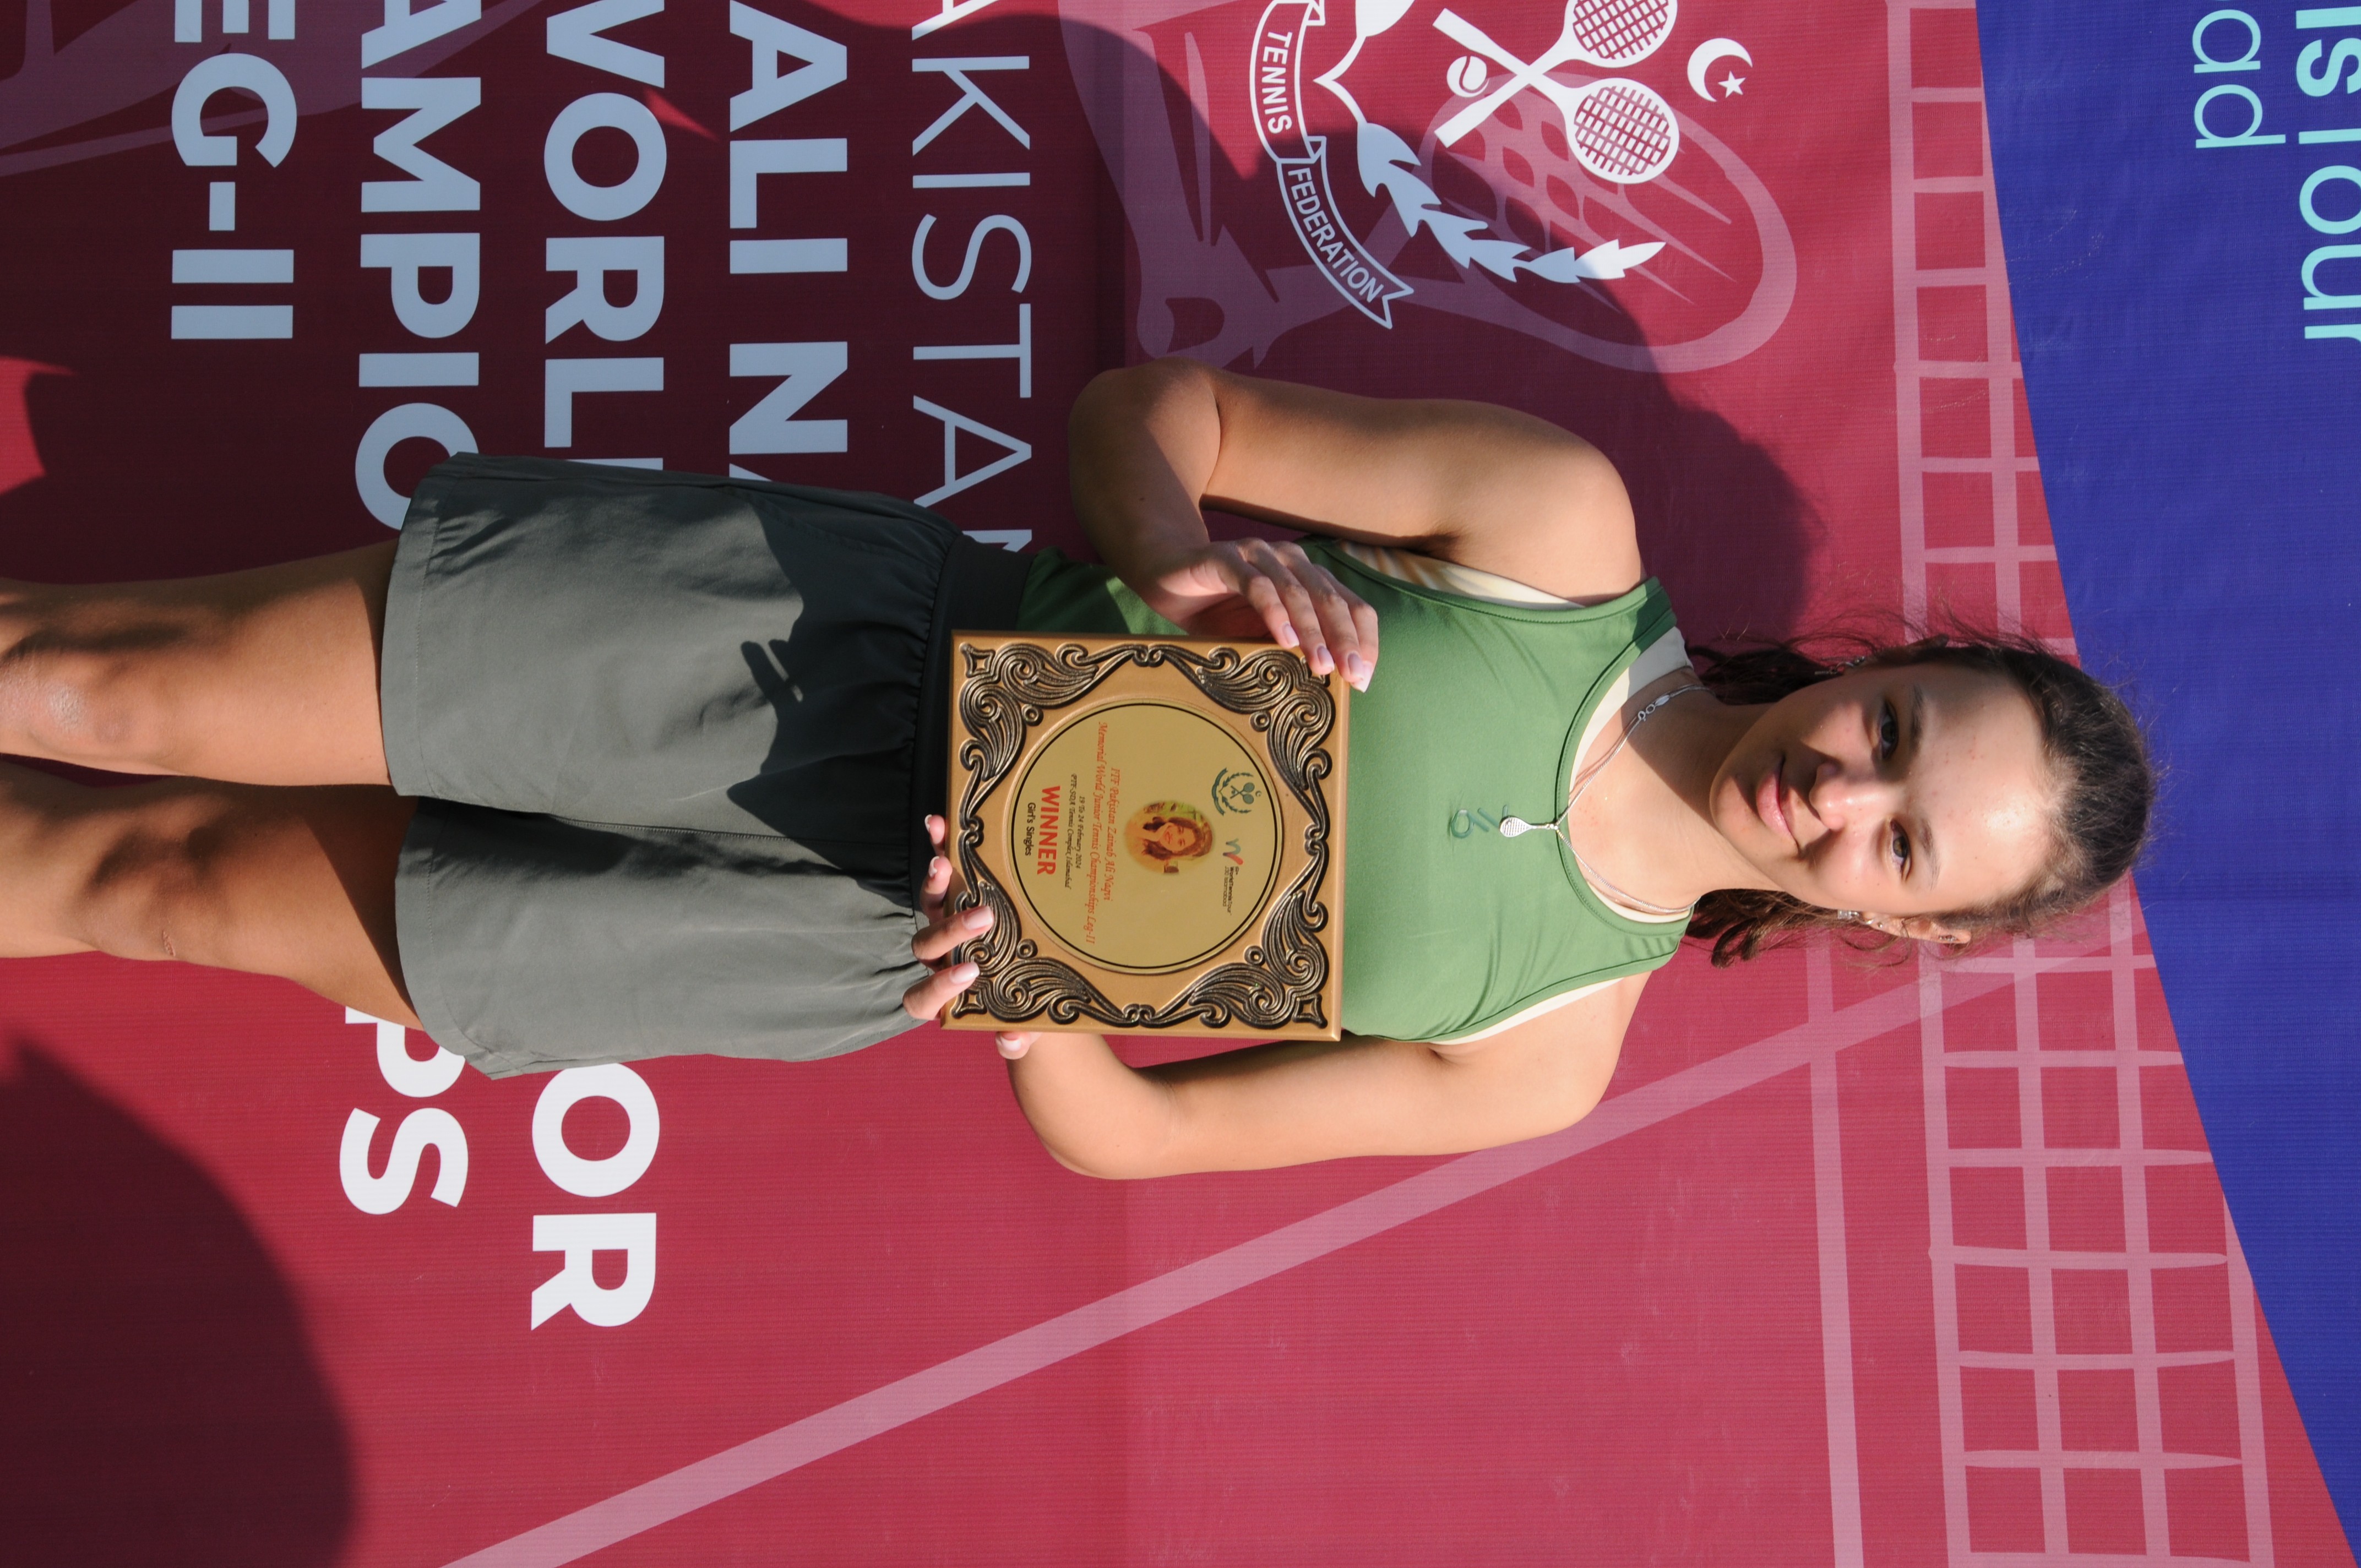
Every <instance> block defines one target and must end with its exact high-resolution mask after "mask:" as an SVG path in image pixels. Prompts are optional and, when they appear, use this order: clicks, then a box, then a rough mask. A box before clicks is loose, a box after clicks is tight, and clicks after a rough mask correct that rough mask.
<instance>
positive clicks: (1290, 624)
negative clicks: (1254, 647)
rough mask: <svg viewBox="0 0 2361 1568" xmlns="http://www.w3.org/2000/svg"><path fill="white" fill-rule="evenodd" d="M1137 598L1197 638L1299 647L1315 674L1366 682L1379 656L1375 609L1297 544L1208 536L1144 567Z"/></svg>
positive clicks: (1364, 686) (1359, 686)
mask: <svg viewBox="0 0 2361 1568" xmlns="http://www.w3.org/2000/svg"><path fill="white" fill-rule="evenodd" d="M1131 586H1132V587H1133V588H1134V589H1135V590H1136V591H1137V593H1138V594H1139V596H1140V598H1144V599H1146V600H1147V601H1148V604H1149V605H1150V606H1151V607H1152V608H1153V609H1155V610H1156V612H1157V613H1158V614H1159V615H1161V616H1163V617H1164V618H1165V619H1166V620H1170V621H1171V622H1173V623H1174V624H1175V625H1177V626H1179V627H1180V628H1182V629H1183V630H1188V631H1191V632H1193V633H1195V634H1196V635H1198V636H1200V637H1242V636H1243V637H1254V636H1267V637H1268V638H1269V639H1270V640H1271V641H1274V642H1276V643H1278V644H1279V646H1280V647H1282V648H1301V650H1302V651H1303V657H1304V662H1305V663H1308V664H1310V665H1311V666H1312V674H1315V675H1325V674H1329V673H1330V672H1331V671H1338V672H1341V673H1342V674H1344V677H1345V680H1347V681H1349V682H1350V683H1352V685H1353V687H1354V689H1356V691H1367V690H1368V689H1369V675H1370V674H1371V672H1372V671H1374V670H1375V669H1376V668H1377V663H1378V612H1377V611H1376V610H1374V609H1370V608H1369V606H1368V603H1367V601H1366V600H1364V599H1363V598H1361V597H1360V595H1358V594H1356V593H1355V592H1353V591H1352V590H1351V589H1350V588H1347V587H1345V585H1344V584H1342V583H1340V582H1338V581H1337V580H1336V576H1335V574H1334V573H1333V572H1330V571H1329V570H1328V569H1327V568H1326V567H1324V566H1323V565H1320V564H1319V563H1318V562H1316V561H1314V560H1312V557H1311V556H1310V555H1309V554H1306V553H1305V551H1304V548H1303V546H1302V545H1301V544H1297V543H1292V542H1288V543H1272V542H1271V541H1269V540H1267V539H1223V540H1213V541H1209V542H1207V543H1204V544H1202V545H1198V546H1195V547H1193V548H1191V549H1188V550H1186V551H1184V552H1182V553H1181V554H1179V555H1178V556H1176V557H1174V558H1170V559H1167V560H1162V561H1158V562H1155V563H1154V564H1152V565H1148V566H1147V567H1145V568H1143V569H1142V571H1141V574H1140V577H1139V579H1138V580H1137V581H1133V582H1132V585H1131Z"/></svg>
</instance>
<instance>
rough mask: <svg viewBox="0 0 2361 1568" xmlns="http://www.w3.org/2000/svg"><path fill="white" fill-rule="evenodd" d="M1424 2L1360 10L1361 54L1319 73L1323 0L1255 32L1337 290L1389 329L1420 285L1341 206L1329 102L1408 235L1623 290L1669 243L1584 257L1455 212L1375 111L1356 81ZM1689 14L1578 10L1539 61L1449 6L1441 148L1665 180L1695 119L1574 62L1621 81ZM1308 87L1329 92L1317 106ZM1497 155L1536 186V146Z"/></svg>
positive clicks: (1636, 3) (1508, 272) (1274, 146)
mask: <svg viewBox="0 0 2361 1568" xmlns="http://www.w3.org/2000/svg"><path fill="white" fill-rule="evenodd" d="M1413 5H1414V0H1357V3H1356V5H1355V6H1354V13H1353V27H1354V32H1353V37H1352V40H1351V42H1350V44H1349V45H1346V46H1345V48H1344V50H1343V53H1342V56H1341V58H1338V59H1336V60H1335V61H1334V64H1332V65H1329V66H1328V67H1327V68H1326V69H1325V70H1322V71H1318V73H1317V74H1316V75H1315V74H1312V69H1313V68H1312V65H1311V63H1310V60H1311V58H1312V53H1313V49H1314V46H1315V44H1316V43H1318V42H1321V41H1322V40H1323V36H1324V32H1325V29H1326V27H1327V24H1328V17H1327V6H1326V4H1325V0H1271V3H1270V5H1268V6H1267V7H1266V8H1265V9H1264V11H1263V13H1262V19H1261V22H1260V24H1259V26H1258V27H1257V30H1256V36H1255V40H1254V45H1253V49H1252V58H1251V60H1250V62H1249V66H1248V76H1249V81H1248V83H1247V85H1248V91H1249V93H1250V96H1251V99H1252V103H1253V105H1254V114H1255V127H1256V131H1257V135H1258V136H1259V137H1261V138H1262V146H1263V150H1264V152H1265V153H1266V154H1268V157H1269V159H1270V160H1271V162H1272V164H1273V165H1274V166H1275V168H1276V169H1277V170H1278V174H1279V190H1280V194H1281V197H1282V200H1283V203H1284V205H1285V209H1286V212H1287V216H1288V221H1289V223H1290V225H1292V226H1293V228H1294V231H1295V236H1296V238H1297V239H1298V240H1299V241H1301V244H1302V246H1303V248H1304V251H1305V253H1306V254H1307V255H1309V256H1310V257H1311V258H1312V261H1313V263H1314V264H1315V265H1316V266H1318V267H1319V269H1321V272H1322V275H1323V277H1325V278H1326V279H1327V280H1328V282H1329V283H1330V285H1331V286H1333V287H1334V289H1335V290H1336V291H1337V292H1339V293H1341V294H1342V295H1344V296H1345V299H1347V300H1349V301H1350V302H1352V304H1353V306H1354V308H1355V309H1356V310H1358V311H1359V312H1361V313H1363V314H1364V315H1366V316H1367V317H1368V318H1369V319H1370V320H1372V321H1374V322H1377V323H1378V324H1379V325H1382V326H1391V325H1392V324H1393V313H1392V306H1393V302H1394V301H1396V300H1399V299H1401V298H1403V297H1404V296H1406V295H1408V294H1410V293H1411V292H1413V286H1412V285H1411V283H1409V282H1406V281H1404V280H1402V279H1401V278H1400V276H1398V275H1397V274H1396V273H1395V272H1394V271H1392V270H1390V269H1389V268H1388V267H1387V266H1386V265H1385V264H1384V263H1383V262H1381V261H1380V260H1379V259H1378V257H1377V256H1375V255H1374V254H1372V252H1371V250H1370V247H1369V246H1368V245H1367V243H1365V241H1364V240H1363V238H1362V236H1359V235H1357V234H1356V233H1355V232H1354V230H1353V228H1352V227H1351V226H1350V225H1348V224H1347V223H1346V222H1345V218H1344V216H1343V215H1342V214H1340V212H1339V210H1338V205H1337V202H1336V199H1335V192H1334V187H1333V185H1332V183H1331V181H1332V175H1331V172H1330V169H1329V155H1330V151H1331V149H1332V148H1333V147H1334V146H1335V143H1336V139H1337V138H1332V137H1330V136H1326V135H1323V134H1320V133H1318V132H1315V131H1314V130H1313V129H1312V123H1313V122H1314V120H1315V119H1316V118H1319V117H1321V116H1322V115H1323V112H1325V113H1326V115H1327V117H1329V118H1332V119H1333V117H1334V115H1333V111H1332V110H1331V109H1330V105H1334V107H1335V108H1341V109H1342V110H1343V111H1344V112H1345V114H1347V115H1350V117H1351V130H1350V132H1349V133H1345V132H1343V131H1341V130H1340V131H1339V132H1338V138H1341V137H1342V136H1344V135H1345V134H1349V136H1350V137H1351V143H1350V153H1349V155H1348V156H1349V157H1350V159H1351V160H1352V170H1353V172H1354V173H1355V174H1356V175H1357V176H1358V178H1359V181H1360V183H1361V186H1362V188H1363V189H1364V191H1366V192H1367V193H1368V194H1370V195H1373V196H1376V195H1382V196H1383V197H1385V198H1386V199H1387V200H1388V201H1389V203H1390V206H1391V211H1392V214H1393V215H1394V216H1395V217H1396V218H1398V219H1399V220H1400V225H1401V227H1402V229H1403V230H1404V231H1405V234H1406V235H1409V236H1415V235H1417V234H1419V233H1421V232H1422V231H1423V232H1424V233H1426V234H1428V235H1430V236H1433V240H1434V242H1435V243H1436V244H1437V245H1438V246H1440V247H1441V248H1442V250H1443V252H1444V255H1446V256H1447V257H1449V258H1451V260H1452V261H1453V262H1454V263H1455V265H1457V266H1458V267H1460V268H1461V269H1477V268H1480V269H1483V270H1485V271H1487V272H1489V273H1491V274H1492V275H1493V276H1494V277H1497V278H1499V279H1501V280H1505V281H1509V282H1515V281H1517V280H1520V279H1521V278H1535V279H1541V280H1546V281H1549V282H1553V283H1574V282H1576V281H1578V280H1592V279H1595V280H1611V279H1618V278H1621V277H1623V276H1624V274H1625V273H1626V272H1627V271H1628V270H1630V269H1632V268H1635V267H1639V266H1641V265H1642V264H1644V263H1645V262H1647V261H1648V260H1649V259H1651V258H1653V257H1654V256H1655V255H1656V253H1657V252H1659V251H1661V250H1662V249H1664V242H1663V241H1662V240H1659V239H1647V238H1636V239H1631V240H1627V239H1625V238H1623V237H1620V236H1607V237H1606V238H1605V239H1604V240H1603V241H1602V242H1601V243H1598V244H1594V245H1589V246H1586V247H1556V248H1550V247H1546V245H1544V246H1542V247H1536V246H1532V245H1529V244H1526V243H1524V242H1522V241H1521V239H1519V238H1517V237H1513V236H1510V237H1504V236H1501V235H1499V233H1497V232H1495V230H1494V229H1493V227H1492V226H1491V225H1488V223H1486V222H1485V221H1484V220H1483V219H1482V218H1481V217H1477V216H1471V215H1469V214H1466V213H1465V212H1461V211H1455V210H1454V209H1453V207H1452V206H1451V205H1449V204H1447V203H1445V202H1444V200H1443V199H1442V198H1441V197H1440V196H1438V194H1437V193H1436V192H1435V190H1434V189H1433V186H1432V185H1431V184H1430V183H1429V182H1428V180H1427V178H1426V175H1425V173H1424V172H1423V170H1424V168H1425V159H1423V158H1422V152H1421V150H1420V149H1419V148H1413V147H1411V144H1410V143H1409V142H1408V141H1407V140H1405V139H1404V138H1403V137H1402V136H1401V135H1400V133H1399V132H1397V131H1396V130H1394V129H1392V128H1391V127H1389V126H1387V125H1385V124H1383V123H1381V122H1379V121H1378V120H1376V119H1373V118H1372V117H1371V116H1370V115H1368V114H1367V113H1365V112H1364V111H1363V109H1362V106H1361V104H1360V101H1359V99H1358V98H1357V97H1356V94H1355V92H1354V88H1353V85H1352V81H1351V77H1352V72H1353V69H1354V66H1355V65H1356V62H1358V61H1359V60H1361V57H1362V53H1363V50H1364V49H1365V48H1366V47H1367V45H1368V44H1369V43H1370V42H1371V41H1372V40H1373V39H1376V38H1378V37H1380V36H1381V35H1384V34H1386V33H1388V32H1390V31H1392V30H1393V29H1394V28H1395V27H1397V25H1398V24H1400V23H1401V22H1402V21H1403V20H1404V18H1405V17H1407V16H1409V15H1410V13H1411V9H1412V8H1413ZM1677 16H1678V10H1677V0H1569V3H1568V4H1567V5H1566V7H1565V13H1564V16H1563V18H1562V22H1561V26H1560V28H1559V32H1558V36H1557V38H1555V39H1554V41H1551V42H1549V43H1548V44H1547V46H1546V47H1545V48H1543V49H1538V50H1536V51H1533V52H1532V56H1531V58H1530V59H1528V58H1526V57H1525V56H1524V55H1523V54H1521V53H1520V52H1519V50H1518V49H1517V48H1514V47H1511V46H1510V45H1509V44H1507V43H1503V42H1501V41H1499V40H1498V39H1496V38H1493V37H1492V36H1491V35H1490V34H1489V33H1488V32H1487V31H1486V30H1485V29H1484V28H1483V27H1480V26H1478V25H1477V23H1475V22H1472V21H1470V20H1468V19H1467V18H1466V17H1465V16H1461V15H1459V14H1458V13H1457V12H1456V11H1454V10H1452V9H1450V8H1449V7H1447V6H1446V7H1445V8H1444V9H1443V10H1441V11H1440V12H1438V13H1436V14H1435V15H1433V16H1431V17H1430V18H1428V26H1429V27H1431V28H1432V29H1433V32H1435V33H1437V34H1440V35H1441V38H1442V40H1444V41H1446V42H1447V44H1448V45H1449V46H1451V47H1454V48H1455V49H1459V50H1462V51H1464V52H1461V53H1459V54H1457V55H1456V56H1455V58H1453V59H1452V60H1451V61H1450V64H1449V65H1448V67H1447V68H1446V69H1445V70H1444V72H1443V76H1444V83H1443V84H1444V86H1445V87H1447V89H1448V90H1449V92H1450V93H1451V95H1452V98H1453V99H1455V100H1457V102H1456V103H1455V104H1448V105H1447V107H1446V110H1445V112H1444V113H1443V114H1440V115H1437V116H1436V118H1435V121H1434V122H1433V124H1431V125H1430V126H1427V127H1426V140H1427V142H1428V144H1429V147H1428V151H1429V153H1430V154H1431V153H1432V152H1433V150H1434V149H1438V148H1439V149H1443V150H1446V151H1449V150H1453V149H1457V148H1460V147H1461V144H1462V143H1463V142H1466V143H1468V144H1469V145H1471V146H1478V145H1481V144H1482V142H1483V137H1482V136H1481V134H1480V133H1482V132H1484V131H1487V130H1490V131H1492V132H1493V133H1494V135H1495V137H1496V138H1497V137H1500V136H1501V133H1503V132H1504V131H1505V132H1506V133H1507V135H1508V137H1517V136H1519V135H1524V136H1525V137H1526V139H1528V140H1532V139H1538V141H1539V142H1540V143H1541V144H1543V147H1545V148H1546V149H1547V153H1546V154H1544V155H1543V156H1548V155H1554V156H1555V157H1556V159H1559V160H1561V161H1569V162H1571V163H1572V164H1574V165H1575V166H1576V167H1578V168H1579V169H1580V170H1583V171H1584V172H1586V173H1587V174H1588V175H1589V176H1590V177H1591V178H1592V179H1594V180H1597V181H1603V182H1605V183H1606V184H1608V185H1609V186H1613V187H1628V186H1631V185H1638V184H1644V183H1646V182H1648V181H1653V180H1656V179H1658V178H1659V177H1661V176H1662V175H1664V173H1665V172H1666V171H1667V170H1670V169H1671V168H1672V167H1673V166H1674V163H1675V159H1678V157H1679V156H1680V151H1681V123H1680V118H1679V116H1678V115H1675V113H1674V110H1673V107H1672V105H1671V104H1668V103H1666V102H1665V101H1664V97H1663V95H1662V94H1660V93H1657V92H1656V91H1655V89H1653V87H1650V86H1649V85H1647V84H1646V83H1645V82H1639V81H1636V80H1633V79H1631V78H1630V77H1627V76H1623V75H1620V74H1610V75H1606V76H1601V77H1597V78H1592V79H1589V80H1576V79H1573V78H1570V77H1569V76H1567V75H1565V71H1566V70H1567V68H1570V67H1583V68H1589V69H1591V70H1596V71H1609V72H1620V71H1624V70H1628V69H1629V68H1631V67H1633V66H1637V65H1639V64H1640V63H1641V62H1642V61H1644V60H1648V59H1649V58H1650V57H1651V56H1653V54H1655V53H1656V51H1657V50H1658V49H1661V48H1662V47H1663V46H1664V43H1665V41H1666V40H1667V39H1669V38H1671V37H1672V34H1673V28H1674V25H1675V20H1676V18H1677ZM1714 41H1715V43H1716V44H1717V45H1729V46H1730V50H1731V51H1734V53H1735V56H1736V57H1741V58H1742V57H1743V55H1744V50H1743V49H1741V48H1740V47H1739V46H1736V45H1734V44H1731V43H1730V40H1728V39H1717V40H1714ZM1335 47H1336V46H1335V45H1334V44H1330V45H1328V46H1327V48H1328V49H1330V50H1333V49H1334V48H1335ZM1307 88H1310V89H1313V90H1316V91H1317V92H1318V93H1320V94H1322V97H1321V98H1320V99H1317V100H1312V101H1310V102H1307V99H1306V90H1307ZM1536 116H1539V117H1540V118H1539V120H1538V121H1537V120H1536V118H1535V117H1536ZM1502 121H1505V124H1504V125H1503V124H1500V123H1498V122H1502ZM1536 124H1541V125H1543V126H1547V127H1548V128H1545V129H1543V130H1541V131H1540V132H1539V133H1538V137H1537V138H1536V137H1533V136H1532V135H1531V134H1530V133H1532V128H1533V127H1534V126H1535V125H1536ZM1460 156H1462V157H1463V158H1464V157H1465V156H1466V154H1465V153H1464V152H1463V153H1461V154H1460ZM1491 156H1494V157H1496V158H1501V159H1513V160H1515V163H1517V164H1521V165H1523V166H1524V168H1525V169H1526V170H1527V171H1528V181H1527V182H1528V183H1530V182H1531V179H1530V170H1531V169H1532V156H1533V154H1532V152H1531V151H1530V150H1529V151H1523V152H1521V151H1519V150H1516V149H1515V148H1507V147H1506V146H1505V142H1503V143H1502V150H1500V151H1497V152H1495V153H1493V154H1492V155H1491Z"/></svg>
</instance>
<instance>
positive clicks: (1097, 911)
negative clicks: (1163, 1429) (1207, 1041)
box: [944, 632, 1350, 1039]
mask: <svg viewBox="0 0 2361 1568" xmlns="http://www.w3.org/2000/svg"><path fill="white" fill-rule="evenodd" d="M951 656H952V659H953V661H954V663H953V674H954V686H953V696H952V702H951V716H950V727H951V733H950V807H951V814H952V820H951V829H950V846H949V853H950V857H951V861H952V864H953V866H954V867H955V868H956V870H957V872H958V873H959V879H960V883H961V886H962V888H963V890H964V891H963V892H962V893H961V894H960V895H959V897H960V899H961V902H962V906H971V905H984V906H986V907H989V908H990V909H991V910H992V912H993V916H994V923H993V926H992V928H991V930H990V931H989V932H988V933H987V934H986V935H984V936H983V937H980V938H976V939H975V940H974V941H973V942H972V943H970V944H968V945H967V947H966V948H964V949H963V953H964V956H965V957H966V958H968V959H972V961H973V962H974V963H975V964H976V965H977V968H978V970H979V971H980V972H979V973H978V975H977V978H976V981H975V983H974V984H973V985H972V986H971V987H970V988H969V989H968V991H967V992H966V993H965V994H964V995H963V996H961V998H960V999H959V1000H958V1001H957V1002H955V1003H953V1004H952V1006H951V1008H950V1013H949V1014H948V1015H947V1016H946V1017H945V1019H944V1023H945V1025H947V1026H948V1027H950V1028H954V1029H1007V1028H1013V1027H1023V1028H1030V1029H1052V1030H1054V1029H1082V1030H1094V1031H1095V1030H1115V1031H1117V1032H1154V1033H1165V1034H1180V1035H1221V1036H1254V1037H1257V1038H1262V1039H1334V1038H1336V1037H1337V1036H1338V1034H1339V1033H1340V1026H1339V1023H1338V1017H1337V1006H1338V1000H1337V999H1338V992H1339V984H1340V974H1341V965H1340V958H1341V954H1342V950H1343V949H1342V941H1343V934H1344V924H1343V922H1344V896H1343V894H1344V869H1345V868H1344V844H1345V732H1346V718H1347V706H1346V694H1347V692H1348V691H1349V689H1350V688H1349V687H1348V686H1347V685H1345V682H1344V681H1343V680H1342V679H1341V678H1339V677H1337V676H1334V675H1330V676H1324V677H1323V676H1319V675H1314V674H1312V671H1311V668H1310V666H1309V665H1308V664H1306V663H1305V662H1304V660H1303V658H1302V656H1301V654H1300V653H1298V652H1294V651H1292V650H1290V649H1283V648H1279V647H1277V646H1274V645H1271V644H1268V643H1251V642H1236V641H1206V640H1197V639H1181V638H1155V637H1110V636H1082V635H1071V634H1059V635H1043V634H1040V633H1022V632H994V633H988V634H983V633H977V634H970V633H961V634H957V635H955V636H954V637H953V639H952V655H951Z"/></svg>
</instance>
